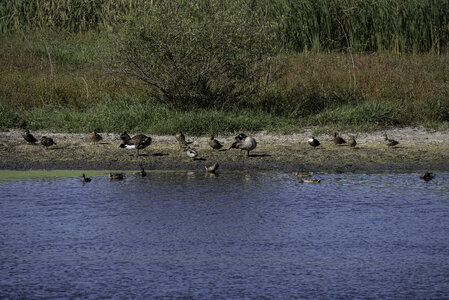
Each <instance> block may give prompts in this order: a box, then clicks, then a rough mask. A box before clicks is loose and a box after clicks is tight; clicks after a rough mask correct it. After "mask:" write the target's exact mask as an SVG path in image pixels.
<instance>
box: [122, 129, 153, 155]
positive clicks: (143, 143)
mask: <svg viewBox="0 0 449 300" xmlns="http://www.w3.org/2000/svg"><path fill="white" fill-rule="evenodd" d="M150 144H151V137H149V136H146V135H144V134H138V135H135V136H133V137H132V138H130V139H128V140H126V141H124V142H123V143H121V144H120V148H126V149H136V152H137V156H139V150H142V149H144V148H146V147H148V146H149V145H150Z"/></svg>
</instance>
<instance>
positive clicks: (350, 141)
mask: <svg viewBox="0 0 449 300" xmlns="http://www.w3.org/2000/svg"><path fill="white" fill-rule="evenodd" d="M348 144H349V147H352V148H354V147H355V146H356V145H357V141H356V140H355V137H353V136H351V137H350V138H349V140H348Z"/></svg>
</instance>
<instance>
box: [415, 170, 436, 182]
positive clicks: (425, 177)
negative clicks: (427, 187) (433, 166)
mask: <svg viewBox="0 0 449 300" xmlns="http://www.w3.org/2000/svg"><path fill="white" fill-rule="evenodd" d="M434 177H435V175H433V174H432V173H430V172H425V173H423V174H421V176H419V178H421V179H422V180H424V181H430V180H432V179H433V178H434Z"/></svg>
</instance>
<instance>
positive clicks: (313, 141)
mask: <svg viewBox="0 0 449 300" xmlns="http://www.w3.org/2000/svg"><path fill="white" fill-rule="evenodd" d="M309 145H310V146H312V147H313V148H315V147H318V146H319V145H320V142H319V141H318V140H317V139H316V138H315V137H313V136H312V137H311V138H310V139H309Z"/></svg>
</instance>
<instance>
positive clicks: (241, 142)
mask: <svg viewBox="0 0 449 300" xmlns="http://www.w3.org/2000/svg"><path fill="white" fill-rule="evenodd" d="M234 139H235V142H234V143H233V144H232V145H231V147H229V149H232V148H235V149H240V153H242V150H246V151H247V154H246V156H249V152H250V151H251V150H253V149H254V148H256V147H257V142H256V140H255V139H254V138H252V137H249V136H247V135H246V134H244V133H240V134H239V135H238V136H236V137H235V138H234Z"/></svg>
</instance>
